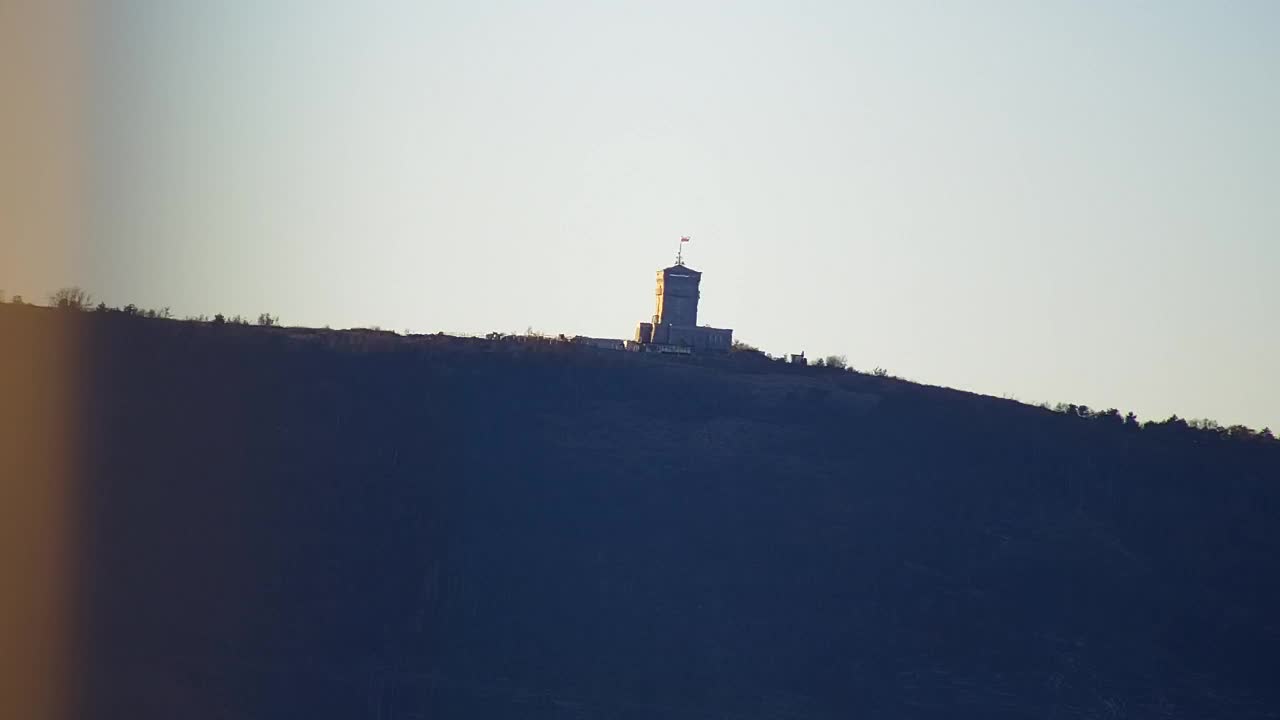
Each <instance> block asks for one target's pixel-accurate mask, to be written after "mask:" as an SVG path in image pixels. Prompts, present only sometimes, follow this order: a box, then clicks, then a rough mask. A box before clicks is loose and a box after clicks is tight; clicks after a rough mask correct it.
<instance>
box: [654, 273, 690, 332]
mask: <svg viewBox="0 0 1280 720" xmlns="http://www.w3.org/2000/svg"><path fill="white" fill-rule="evenodd" d="M700 282H702V273H700V272H698V271H697V270H691V269H689V268H688V267H686V266H685V265H679V264H677V265H672V266H671V267H669V268H663V269H662V270H659V271H658V286H657V289H656V290H655V294H656V295H657V309H656V312H655V313H654V316H653V324H654V325H660V324H662V325H670V326H672V327H690V328H691V327H697V326H698V284H699V283H700Z"/></svg>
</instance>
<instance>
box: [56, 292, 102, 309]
mask: <svg viewBox="0 0 1280 720" xmlns="http://www.w3.org/2000/svg"><path fill="white" fill-rule="evenodd" d="M92 302H93V296H92V295H90V294H89V293H87V292H85V291H84V290H81V289H80V288H78V287H75V286H72V287H64V288H62V289H61V290H58V291H57V292H55V293H53V294H52V295H50V296H49V305H51V306H52V307H56V308H61V309H63V310H85V309H87V308H88V307H89V305H90V303H92Z"/></svg>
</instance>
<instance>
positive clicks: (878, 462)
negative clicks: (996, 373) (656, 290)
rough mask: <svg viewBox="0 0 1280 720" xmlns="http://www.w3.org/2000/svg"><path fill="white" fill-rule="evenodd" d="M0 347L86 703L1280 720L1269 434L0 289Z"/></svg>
mask: <svg viewBox="0 0 1280 720" xmlns="http://www.w3.org/2000/svg"><path fill="white" fill-rule="evenodd" d="M0 339H3V340H4V342H3V345H4V347H5V350H4V352H3V353H0V355H2V356H3V357H0V397H6V398H10V399H12V398H17V399H18V400H17V401H16V402H13V401H12V400H11V401H10V402H8V403H6V408H5V410H4V413H5V414H4V415H3V418H4V420H5V427H6V428H7V430H6V432H5V435H6V439H5V440H4V441H3V442H4V444H3V445H0V449H3V450H4V452H5V454H6V456H7V457H8V460H7V461H6V462H5V464H3V465H0V468H5V469H6V470H5V472H6V474H7V475H9V477H7V478H5V480H6V482H7V483H10V484H11V486H12V487H18V488H27V489H29V490H30V489H31V488H35V487H36V486H38V485H39V484H40V483H43V482H46V481H48V480H49V479H50V478H52V479H53V480H55V481H60V482H63V483H64V485H65V487H64V486H63V485H59V486H58V487H60V488H62V490H60V491H59V492H61V493H63V494H61V495H59V496H58V498H61V500H59V499H58V498H55V499H53V500H43V501H37V500H32V501H30V503H31V505H32V506H33V507H44V508H46V509H48V508H49V507H52V505H50V503H54V504H55V505H56V503H58V502H63V501H65V505H59V506H57V507H65V508H66V512H67V513H68V515H67V517H70V518H72V520H71V521H70V523H69V524H70V526H71V527H72V529H73V532H71V533H69V534H67V535H66V536H65V537H67V538H70V539H69V540H67V542H68V543H70V545H69V548H70V549H69V551H68V554H67V555H68V557H70V558H71V561H69V562H68V563H67V564H66V568H68V570H67V572H68V573H69V575H70V577H69V579H68V581H67V582H68V583H69V584H68V585H67V587H70V588H73V590H69V591H68V593H70V596H71V597H72V598H73V600H72V603H71V606H70V607H71V609H70V610H68V612H71V613H73V616H74V617H75V618H76V622H75V624H74V625H73V626H71V627H72V630H71V631H70V633H71V635H70V638H71V640H70V641H69V643H70V645H71V646H72V647H73V649H74V653H73V655H72V657H73V658H74V660H75V663H74V664H75V667H74V668H73V669H72V670H71V671H69V672H70V673H71V676H72V677H74V678H76V687H77V688H78V694H77V695H76V696H75V698H74V699H73V701H72V702H74V703H76V707H77V710H76V714H77V715H78V716H81V717H94V718H130V719H134V718H174V717H182V718H193V719H194V718H279V717H299V718H315V719H321V718H334V719H338V718H341V719H344V720H345V719H347V718H382V719H392V718H394V719H404V718H435V717H456V718H463V717H474V718H637V719H639V718H654V717H664V718H705V717H717V718H720V717H726V718H753V719H754V718H822V719H827V718H833V719H834V718H850V717H867V718H948V719H954V718H974V719H975V720H977V719H983V720H990V719H998V718H1213V717H1217V718H1232V719H1233V720H1243V719H1245V718H1274V717H1276V708H1280V686H1278V685H1277V683H1276V682H1275V676H1276V667H1277V658H1276V652H1277V651H1276V647H1277V645H1280V614H1277V610H1276V608H1280V576H1278V575H1277V572H1276V569H1277V561H1278V560H1280V529H1278V528H1277V525H1276V523H1275V518H1276V516H1277V512H1278V511H1280V444H1278V443H1276V442H1274V441H1271V440H1265V439H1258V438H1254V439H1249V440H1242V439H1236V438H1231V437H1227V436H1225V435H1224V434H1222V433H1207V432H1197V431H1194V430H1189V429H1186V428H1185V427H1182V426H1179V425H1177V424H1169V425H1161V426H1148V427H1147V428H1145V429H1142V428H1139V427H1137V426H1134V425H1127V424H1124V423H1123V422H1122V421H1120V420H1119V419H1118V418H1116V420H1115V421H1114V422H1112V421H1110V420H1109V419H1085V418H1081V417H1073V416H1068V415H1064V414H1061V413H1055V412H1052V411H1049V410H1045V409H1041V408H1037V407H1031V406H1027V405H1022V404H1018V403H1015V402H1012V401H1008V400H1001V399H996V398H991V397H984V396H979V395H974V394H970V393H964V392H959V391H954V390H947V389H943V388H936V387H928V386H922V385H916V384H912V383H908V382H904V381H900V380H895V379H892V378H883V377H873V376H868V375H862V374H858V373H848V372H839V371H836V370H832V369H826V368H799V367H793V366H788V365H782V364H778V363H773V362H769V361H767V360H765V359H763V358H758V357H751V356H742V355H734V356H729V357H718V358H676V357H658V356H650V355H641V354H631V353H618V352H610V351H606V350H596V349H592V348H584V347H573V346H567V345H564V344H551V343H529V342H525V343H521V342H516V341H511V340H494V341H490V340H468V339H458V338H450V337H445V336H415V337H409V338H401V337H398V336H394V335H391V334H387V333H383V334H379V333H372V332H338V331H319V330H302V329H288V328H259V327H248V326H235V325H212V324H205V323H193V322H180V321H171V320H147V319H142V318H138V317H131V316H124V315H121V314H118V313H76V312H67V311H55V310H46V309H42V308H31V307H22V308H17V307H12V306H0ZM51 404H52V405H55V406H56V407H53V408H52V409H51V408H50V407H48V406H49V405H51ZM42 433H45V434H46V435H47V434H48V433H62V434H61V435H59V436H58V437H59V438H62V439H63V440H64V441H65V442H62V443H59V442H56V441H55V440H56V438H55V439H52V440H51V439H50V438H48V437H44V436H42ZM64 450H65V451H66V452H63V451H64ZM49 458H54V459H55V460H49ZM59 458H60V459H61V460H56V459H59ZM15 459H16V460H15ZM61 462H65V463H66V465H65V466H64V465H61V464H59V463H61ZM23 492H25V490H24V491H23ZM31 492H36V490H31ZM30 532H32V533H35V534H34V535H33V537H46V538H48V537H54V536H55V535H54V534H51V533H53V532H54V531H52V530H49V529H48V528H47V527H46V528H44V529H43V532H45V534H44V535H40V534H39V532H41V530H40V529H39V528H37V529H33V530H30ZM57 537H63V536H62V535H57ZM53 586H54V587H62V586H60V585H56V584H55V585H53Z"/></svg>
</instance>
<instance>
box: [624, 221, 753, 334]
mask: <svg viewBox="0 0 1280 720" xmlns="http://www.w3.org/2000/svg"><path fill="white" fill-rule="evenodd" d="M688 241H689V240H688V238H681V239H680V242H681V248H682V252H680V253H678V254H677V255H676V264H675V265H672V266H671V267H668V268H663V269H661V270H659V271H658V286H657V288H656V289H655V290H654V295H655V298H656V301H657V305H656V307H655V311H654V315H653V318H652V321H651V322H642V323H640V325H639V326H638V327H637V328H636V335H635V340H634V341H633V343H634V346H636V349H639V350H651V351H659V352H728V351H729V349H730V347H732V345H733V330H729V329H727V328H713V327H708V326H705V325H698V296H699V289H698V287H699V285H700V284H701V283H702V273H700V272H698V271H697V270H694V269H693V268H691V267H689V266H688V265H685V264H684V253H683V244H684V243H686V242H688Z"/></svg>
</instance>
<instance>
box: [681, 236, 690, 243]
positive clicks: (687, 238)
mask: <svg viewBox="0 0 1280 720" xmlns="http://www.w3.org/2000/svg"><path fill="white" fill-rule="evenodd" d="M680 242H689V236H687V235H686V236H684V237H682V238H680Z"/></svg>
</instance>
